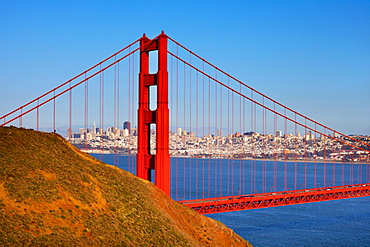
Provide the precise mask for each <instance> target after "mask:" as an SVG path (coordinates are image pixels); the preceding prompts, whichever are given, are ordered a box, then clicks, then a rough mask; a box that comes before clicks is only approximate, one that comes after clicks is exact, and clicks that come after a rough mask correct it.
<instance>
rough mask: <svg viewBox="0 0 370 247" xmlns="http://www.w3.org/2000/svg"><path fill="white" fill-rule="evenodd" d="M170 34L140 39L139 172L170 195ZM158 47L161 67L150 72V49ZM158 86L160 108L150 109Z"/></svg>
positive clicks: (140, 175)
mask: <svg viewBox="0 0 370 247" xmlns="http://www.w3.org/2000/svg"><path fill="white" fill-rule="evenodd" d="M167 44H168V36H167V35H166V34H164V32H163V31H162V33H161V34H160V35H159V36H158V37H157V38H155V39H152V40H150V39H149V38H147V37H146V36H145V34H144V36H143V37H142V38H141V40H140V47H141V48H140V73H139V109H138V154H137V176H138V177H140V178H143V179H146V180H149V181H152V177H151V171H152V170H155V172H154V174H155V175H154V182H155V184H156V186H157V187H158V188H159V189H161V190H163V191H164V192H165V193H166V194H167V195H170V154H169V109H168V71H167ZM154 50H158V71H157V73H156V74H150V73H149V52H150V51H154ZM155 85H156V86H157V109H155V110H150V108H149V103H150V94H149V87H150V86H155ZM150 124H156V154H155V155H153V154H151V152H150Z"/></svg>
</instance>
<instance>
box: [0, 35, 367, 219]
mask: <svg viewBox="0 0 370 247" xmlns="http://www.w3.org/2000/svg"><path fill="white" fill-rule="evenodd" d="M95 120H97V122H98V127H96V126H95V122H94V121H95ZM123 121H126V122H129V123H130V125H131V126H132V128H131V127H129V130H128V132H127V133H125V134H124V133H123V132H122V130H121V129H120V126H121V123H122V122H123ZM93 122H94V128H93V129H91V126H92V123H93ZM0 123H1V126H7V125H18V126H19V127H30V128H34V129H36V130H45V129H47V130H50V131H54V132H59V133H61V132H62V131H64V133H63V134H64V135H65V136H66V139H67V140H69V141H70V142H76V139H78V142H80V143H82V144H84V146H85V147H86V148H87V147H89V146H90V144H91V143H92V142H95V144H96V145H97V146H98V149H99V150H101V151H104V150H107V149H109V150H111V153H113V154H114V161H115V162H114V163H115V164H116V165H118V164H117V163H118V160H119V156H120V153H121V151H122V150H125V154H126V155H127V156H128V163H129V164H130V165H129V167H130V168H129V169H128V170H130V172H132V173H134V174H135V175H137V176H138V177H141V178H143V179H147V180H150V181H153V182H154V183H155V184H156V185H157V187H158V188H160V189H161V190H163V191H164V192H165V193H166V194H168V195H170V196H172V197H173V198H174V199H175V200H177V201H180V202H181V203H182V204H183V205H185V206H187V207H190V208H192V209H194V210H196V211H198V212H200V213H205V214H206V213H217V212H228V211H235V210H245V209H253V208H262V207H275V206H283V205H291V204H299V203H309V202H317V201H327V200H337V199H345V198H352V197H362V196H369V195H370V165H369V161H370V151H369V150H370V145H369V143H368V142H366V141H365V140H360V139H359V138H356V137H354V136H348V135H345V134H343V133H340V132H338V131H336V130H334V129H332V128H329V127H327V126H325V125H324V124H321V123H319V122H317V121H315V120H313V119H311V118H309V117H307V116H305V115H303V114H301V113H299V112H297V111H295V110H293V109H291V108H289V107H287V106H285V105H284V104H282V103H279V102H277V101H275V100H273V99H272V98H270V97H268V96H267V95H265V94H263V93H261V92H259V91H257V90H255V89H254V88H252V87H250V86H248V85H247V84H245V83H243V82H242V81H240V80H238V79H236V78H235V77H233V76H232V75H230V74H228V73H226V72H225V71H223V70H221V69H219V68H218V67H216V66H214V65H213V64H211V63H210V62H208V61H207V60H205V59H203V58H202V57H201V56H199V55H198V54H196V53H194V52H192V51H191V50H189V49H188V48H186V47H185V46H183V45H182V44H180V43H178V42H177V41H175V40H174V39H172V38H171V37H169V36H167V35H166V34H165V33H164V32H162V33H161V34H160V35H158V36H157V37H155V38H153V39H149V38H148V37H146V36H145V34H144V36H143V37H141V38H139V39H138V40H136V41H134V42H133V43H131V44H129V45H128V46H126V47H124V48H123V49H121V50H120V51H118V52H116V53H115V54H113V55H111V56H109V57H108V58H106V59H104V60H103V61H101V62H99V63H97V64H96V65H94V66H92V67H91V68H89V69H87V70H85V71H84V72H82V73H80V74H79V75H77V76H75V77H73V78H72V79H70V80H68V81H66V82H64V83H62V84H60V85H59V86H57V87H55V88H53V89H51V90H50V91H48V92H46V93H45V94H43V95H41V96H40V97H37V98H36V99H34V100H32V101H30V102H28V103H26V104H24V105H22V106H20V107H19V108H17V109H15V110H14V111H11V112H9V113H8V114H5V115H4V116H2V117H1V118H0ZM75 126H79V127H80V135H79V137H78V138H76V137H75V136H74V133H73V132H74V129H75V128H76V127H75ZM108 126H110V127H109V131H108V130H107V131H105V129H107V127H108Z"/></svg>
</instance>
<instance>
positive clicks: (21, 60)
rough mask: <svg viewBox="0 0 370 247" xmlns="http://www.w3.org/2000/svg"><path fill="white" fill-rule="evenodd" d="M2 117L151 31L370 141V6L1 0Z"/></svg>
mask: <svg viewBox="0 0 370 247" xmlns="http://www.w3.org/2000/svg"><path fill="white" fill-rule="evenodd" d="M0 9H1V15H0V33H1V39H0V44H1V45H0V57H1V59H0V65H1V66H0V85H1V90H0V115H4V114H6V113H7V112H9V111H11V110H13V109H15V108H16V107H18V106H20V105H21V104H24V103H26V102H27V101H29V100H32V99H34V98H35V97H37V96H39V95H41V94H43V93H44V92H46V91H47V90H50V89H51V88H53V87H55V86H57V85H59V84H60V83H62V82H64V81H66V80H68V79H70V78H72V77H73V76H75V75H76V74H78V73H80V72H82V71H83V70H85V69H87V68H89V67H90V66H92V65H94V64H95V63H97V62H99V61H101V60H102V59H104V58H105V57H107V56H109V55H111V54H113V53H114V52H116V51H118V50H119V49H121V48H122V47H124V46H126V45H127V44H129V43H131V42H132V41H134V40H136V39H137V38H139V37H141V36H142V34H143V33H146V34H147V36H148V37H154V36H156V35H158V34H159V33H160V32H161V31H162V30H164V31H165V32H166V33H167V34H168V35H169V36H171V37H172V38H174V39H175V40H177V41H179V42H180V43H182V44H184V45H185V46H187V47H188V48H190V49H191V50H193V51H194V52H196V53H198V54H200V55H201V56H202V57H204V58H205V59H207V60H209V61H210V62H212V63H213V64H215V65H216V66H218V67H220V68H221V69H223V70H224V71H226V72H228V73H229V74H231V75H233V76H234V77H236V78H238V79H240V80H242V81H243V82H245V83H246V84H248V85H250V86H252V87H254V88H255V89H257V90H259V91H261V92H262V93H264V94H266V95H268V96H269V97H271V98H273V99H276V100H277V101H279V102H281V103H283V104H285V105H287V106H288V107H291V108H293V109H294V110H297V111H298V112H300V113H303V114H305V115H307V116H308V117H310V118H312V119H314V120H316V121H318V122H320V123H323V124H325V125H328V126H329V127H331V128H333V129H336V130H338V131H340V132H343V133H345V134H368V135H370V110H369V106H370V1H37V0H36V1H17V0H15V1H10V0H9V1H5V0H0Z"/></svg>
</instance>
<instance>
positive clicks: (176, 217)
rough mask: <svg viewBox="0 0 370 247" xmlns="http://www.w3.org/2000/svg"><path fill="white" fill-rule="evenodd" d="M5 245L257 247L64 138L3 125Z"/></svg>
mask: <svg viewBox="0 0 370 247" xmlns="http://www.w3.org/2000/svg"><path fill="white" fill-rule="evenodd" d="M0 219H1V222H0V246H15V245H17V246H19V245H29V244H31V245H46V246H55V245H58V246H67V245H71V246H76V245H77V246H117V245H119V246H153V245H155V246H169V245H173V246H249V243H248V242H247V241H245V240H244V239H242V238H241V237H239V236H238V235H236V234H235V233H234V232H233V231H232V230H231V229H229V228H227V227H226V226H224V225H223V224H222V223H220V222H218V221H215V220H213V219H210V218H207V217H205V216H202V215H199V214H198V213H196V212H194V211H192V210H190V209H188V208H186V207H183V206H182V205H180V204H179V203H177V202H174V201H173V200H172V199H171V198H169V197H168V196H166V195H165V194H164V193H163V192H162V191H160V190H158V189H157V188H156V187H155V186H154V185H153V184H152V183H150V182H147V181H145V180H142V179H139V178H137V177H135V176H133V175H132V174H130V173H128V172H125V171H123V170H121V169H118V168H116V167H114V166H110V165H107V164H105V163H102V162H100V161H98V160H96V159H95V158H93V157H91V156H90V155H88V154H85V153H82V152H80V151H79V150H78V149H76V148H74V147H73V146H72V145H70V144H69V143H68V142H66V141H65V140H64V139H63V138H62V137H61V136H59V135H58V134H54V133H42V132H37V131H33V130H26V129H18V128H15V127H0Z"/></svg>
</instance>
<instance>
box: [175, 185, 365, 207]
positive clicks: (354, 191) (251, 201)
mask: <svg viewBox="0 0 370 247" xmlns="http://www.w3.org/2000/svg"><path fill="white" fill-rule="evenodd" d="M364 196H370V184H369V183H367V184H354V185H344V186H333V187H323V188H313V189H303V190H290V191H279V192H271V193H258V194H249V195H239V196H228V197H217V198H205V199H196V200H184V201H180V203H181V204H183V205H184V206H187V207H189V208H191V209H193V210H195V211H197V212H199V213H201V214H213V213H223V212H232V211H239V210H248V209H256V208H268V207H278V206H286V205H293V204H302V203H312V202H320V201H330V200H339V199H347V198H354V197H364Z"/></svg>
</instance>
